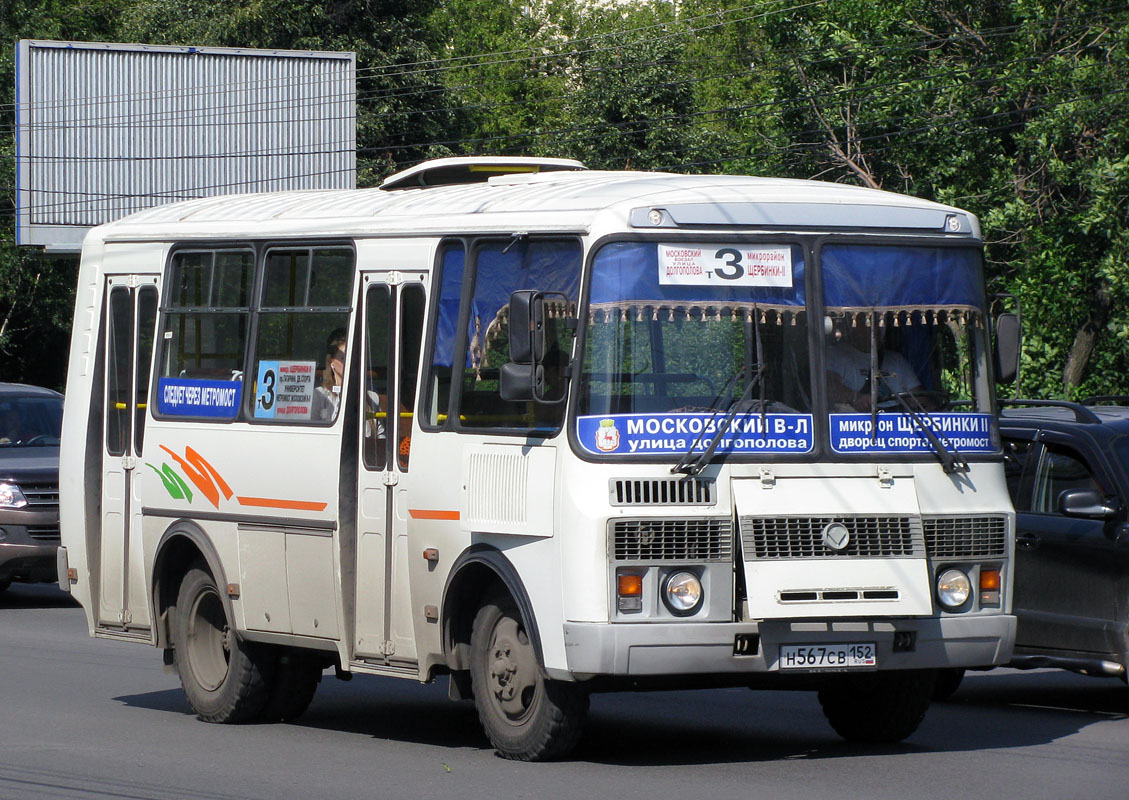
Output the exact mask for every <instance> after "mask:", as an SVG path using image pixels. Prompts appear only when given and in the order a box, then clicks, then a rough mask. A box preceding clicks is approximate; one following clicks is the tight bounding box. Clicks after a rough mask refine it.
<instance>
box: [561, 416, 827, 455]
mask: <svg viewBox="0 0 1129 800" xmlns="http://www.w3.org/2000/svg"><path fill="white" fill-rule="evenodd" d="M724 421H725V417H724V415H722V414H718V415H714V414H594V415H591V416H584V417H577V418H576V438H577V440H578V441H579V442H580V446H581V447H583V448H584V450H586V451H587V452H589V453H592V454H594V455H604V454H607V455H613V454H614V455H654V454H656V453H664V454H669V453H677V454H681V453H685V452H687V451H689V450H690V448H691V447H692V446H693V448H694V452H695V453H702V452H704V451H705V449H706V447H707V446H708V445H709V443H710V440H711V439H712V438H713V436H714V434H716V433H717V430H718V427H719V426H721V425H722V424H723V423H724ZM811 428H812V415H811V414H764V415H761V414H760V413H757V412H746V413H742V414H737V415H736V416H734V417H733V420H732V422H730V424H729V427H728V429H727V431H726V432H725V433H724V434H722V436H721V439H720V441H719V442H718V446H717V451H716V452H718V453H807V452H810V451H811V449H812V446H813V439H812V430H811ZM699 437H700V438H699Z"/></svg>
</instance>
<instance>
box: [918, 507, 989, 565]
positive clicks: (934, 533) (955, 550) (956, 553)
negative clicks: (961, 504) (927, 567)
mask: <svg viewBox="0 0 1129 800" xmlns="http://www.w3.org/2000/svg"><path fill="white" fill-rule="evenodd" d="M922 525H923V526H924V528H925V546H926V548H927V550H928V552H929V555H930V557H932V558H973V557H982V556H999V557H1004V556H1006V555H1007V518H1006V517H1002V516H994V517H925V518H924V519H923V520H922Z"/></svg>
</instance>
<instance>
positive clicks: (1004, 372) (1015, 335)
mask: <svg viewBox="0 0 1129 800" xmlns="http://www.w3.org/2000/svg"><path fill="white" fill-rule="evenodd" d="M1022 339H1023V330H1022V326H1021V325H1020V321H1019V315H1018V314H1000V315H999V316H998V317H996V347H995V351H994V353H993V355H994V356H995V361H996V380H998V381H999V382H1000V383H1014V382H1015V378H1016V376H1017V375H1018V374H1019V348H1020V343H1021V342H1022Z"/></svg>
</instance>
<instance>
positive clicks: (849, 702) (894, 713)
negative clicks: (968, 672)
mask: <svg viewBox="0 0 1129 800" xmlns="http://www.w3.org/2000/svg"><path fill="white" fill-rule="evenodd" d="M934 677H935V676H934V670H896V671H890V672H868V673H865V674H860V675H843V676H841V677H837V678H836V679H834V680H833V681H831V682H829V683H828V684H827V685H825V686H824V687H823V688H822V689H820V690H819V704H820V705H821V706H822V707H823V714H824V716H825V717H827V721H828V722H830V723H831V727H832V728H834V729H835V732H836V733H838V734H839V735H840V736H842V737H843V738H844V739H846V740H847V741H849V742H869V743H889V742H900V741H901V740H902V739H905V738H906V737H907V736H909V735H910V734H911V733H913V732H914V731H915V730H917V726H918V725H920V724H921V721H922V720H923V719H925V711H926V709H928V708H929V701H930V699H931V698H932V696H933V681H934Z"/></svg>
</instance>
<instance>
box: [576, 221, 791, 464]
mask: <svg viewBox="0 0 1129 800" xmlns="http://www.w3.org/2000/svg"><path fill="white" fill-rule="evenodd" d="M804 269H805V264H804V256H803V250H802V248H801V247H800V246H799V245H797V244H792V243H784V242H757V243H748V242H745V243H739V244H727V243H711V244H695V243H690V244H666V243H658V244H656V243H653V242H649V243H643V242H614V243H611V244H608V245H605V246H604V247H603V248H602V249H601V250H600V251H599V252H598V253H597V254H596V257H595V259H594V260H593V265H592V277H591V284H590V291H589V303H588V308H587V320H586V323H587V324H586V328H585V336H584V352H583V356H582V359H581V362H580V364H581V366H580V377H579V386H580V390H579V391H580V395H579V397H578V404H577V429H576V434H577V439H578V441H579V443H580V446H581V447H582V448H583V449H585V450H586V451H588V452H591V453H614V454H624V453H629V454H640V455H643V454H656V453H668V454H669V453H674V452H678V453H685V452H687V451H689V450H692V449H696V450H699V451H704V450H705V449H706V447H707V445H708V442H709V440H710V439H711V438H712V436H713V434H714V433H715V432H716V431H717V429H718V425H719V424H721V423H722V422H723V420H724V419H725V417H726V416H727V415H728V413H729V412H731V411H736V412H738V413H737V415H736V416H735V418H734V419H733V420H732V422H731V425H730V428H731V429H732V430H734V431H738V432H739V433H740V435H739V436H737V437H735V438H734V439H733V440H731V441H723V442H720V451H721V452H729V451H736V450H742V451H745V452H770V451H771V452H781V451H783V452H793V453H796V452H807V451H808V450H810V449H811V410H812V401H811V379H810V372H809V367H808V364H809V353H808V333H807V331H808V322H807V311H806V308H805V304H806V302H807V299H806V296H805V290H804ZM735 405H739V406H740V408H736V409H735V408H734V406H735ZM769 432H771V433H772V434H773V435H772V436H771V437H768V436H766V434H767V433H769ZM769 438H771V441H769Z"/></svg>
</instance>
